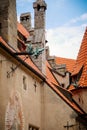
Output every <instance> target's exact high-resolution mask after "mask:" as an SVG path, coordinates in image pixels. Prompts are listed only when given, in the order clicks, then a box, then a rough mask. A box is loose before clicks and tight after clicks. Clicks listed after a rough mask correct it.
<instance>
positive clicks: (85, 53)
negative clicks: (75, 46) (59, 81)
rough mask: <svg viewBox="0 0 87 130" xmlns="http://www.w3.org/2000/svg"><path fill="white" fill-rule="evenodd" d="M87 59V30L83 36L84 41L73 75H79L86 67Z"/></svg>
mask: <svg viewBox="0 0 87 130" xmlns="http://www.w3.org/2000/svg"><path fill="white" fill-rule="evenodd" d="M86 58H87V28H86V31H85V33H84V36H83V40H82V43H81V46H80V50H79V53H78V56H77V60H76V63H75V66H74V68H73V71H72V75H76V74H78V72H79V71H80V69H81V68H82V66H83V65H84V63H85V61H86Z"/></svg>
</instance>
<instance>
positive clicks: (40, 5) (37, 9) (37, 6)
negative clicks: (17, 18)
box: [33, 0, 47, 29]
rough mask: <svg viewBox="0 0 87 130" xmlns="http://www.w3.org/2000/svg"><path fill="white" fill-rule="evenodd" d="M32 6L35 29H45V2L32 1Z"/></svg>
mask: <svg viewBox="0 0 87 130" xmlns="http://www.w3.org/2000/svg"><path fill="white" fill-rule="evenodd" d="M33 8H34V27H35V29H39V28H43V29H45V11H46V9H47V4H46V3H45V1H43V0H37V1H36V2H34V3H33Z"/></svg>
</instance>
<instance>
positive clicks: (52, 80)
mask: <svg viewBox="0 0 87 130" xmlns="http://www.w3.org/2000/svg"><path fill="white" fill-rule="evenodd" d="M46 76H47V82H49V83H50V84H55V85H59V84H58V82H57V81H56V79H55V78H54V75H53V74H52V72H51V66H50V64H49V63H48V61H46Z"/></svg>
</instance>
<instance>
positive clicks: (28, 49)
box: [14, 44, 44, 58]
mask: <svg viewBox="0 0 87 130" xmlns="http://www.w3.org/2000/svg"><path fill="white" fill-rule="evenodd" d="M42 51H44V48H39V47H36V48H35V49H34V48H33V47H32V44H28V45H27V46H26V50H25V51H24V52H16V53H14V54H15V55H32V56H35V58H38V56H39V55H40V54H41V53H42Z"/></svg>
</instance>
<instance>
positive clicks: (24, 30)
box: [17, 22, 29, 38]
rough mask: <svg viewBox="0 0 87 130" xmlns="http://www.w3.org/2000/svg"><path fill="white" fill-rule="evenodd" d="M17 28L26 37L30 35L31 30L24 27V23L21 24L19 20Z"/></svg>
mask: <svg viewBox="0 0 87 130" xmlns="http://www.w3.org/2000/svg"><path fill="white" fill-rule="evenodd" d="M17 28H18V31H19V32H20V33H21V34H22V35H23V36H24V37H25V38H28V36H29V32H28V31H27V30H26V29H25V28H24V26H23V25H22V24H20V23H19V22H17Z"/></svg>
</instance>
